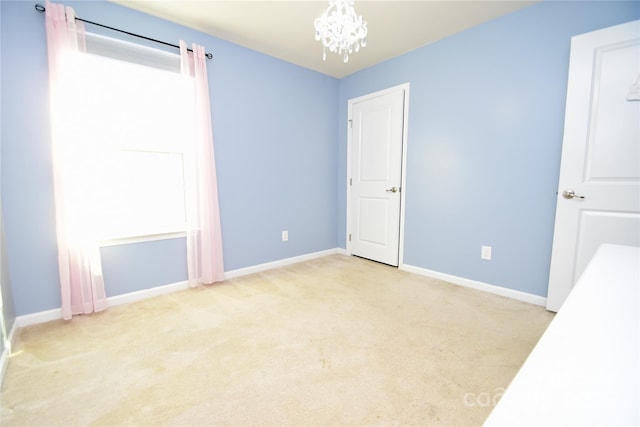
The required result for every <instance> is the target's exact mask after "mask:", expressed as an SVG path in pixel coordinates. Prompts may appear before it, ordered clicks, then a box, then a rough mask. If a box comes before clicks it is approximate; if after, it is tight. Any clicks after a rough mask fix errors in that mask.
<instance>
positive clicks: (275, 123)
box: [0, 1, 338, 315]
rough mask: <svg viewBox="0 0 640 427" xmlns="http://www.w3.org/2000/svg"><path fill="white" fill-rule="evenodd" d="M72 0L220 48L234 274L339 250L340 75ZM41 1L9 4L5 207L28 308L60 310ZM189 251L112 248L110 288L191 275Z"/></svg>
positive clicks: (216, 102)
mask: <svg viewBox="0 0 640 427" xmlns="http://www.w3.org/2000/svg"><path fill="white" fill-rule="evenodd" d="M64 3H65V4H68V5H71V6H72V7H73V8H74V9H75V11H76V13H77V15H78V16H80V17H83V18H85V19H89V20H94V21H97V22H100V23H103V24H106V25H110V26H114V27H118V28H122V29H129V30H131V31H133V32H137V33H140V34H144V35H147V36H149V37H153V38H157V39H160V40H167V41H177V40H179V39H184V40H186V41H187V42H188V43H192V42H196V43H199V44H202V45H204V46H205V47H206V49H207V51H210V52H213V53H214V55H215V58H214V59H213V60H212V61H209V63H208V70H209V82H210V96H211V105H212V115H213V130H214V140H215V149H216V164H217V170H218V180H219V187H220V188H219V191H220V205H221V221H222V229H223V230H222V234H223V236H222V237H223V245H224V256H225V271H230V270H235V269H238V268H242V267H247V266H252V265H256V264H260V263H265V262H269V261H274V260H278V259H282V258H288V257H292V256H296V255H302V254H307V253H312V252H316V251H321V250H325V249H331V248H335V247H336V246H337V241H336V232H335V230H336V227H337V217H336V209H337V206H336V204H337V201H336V197H335V188H336V176H337V165H336V158H337V155H338V154H337V144H336V139H337V117H336V114H335V106H336V105H337V94H338V82H337V80H336V79H334V78H331V77H327V76H324V75H321V74H319V73H316V72H312V71H309V70H307V69H304V68H301V67H298V66H295V65H292V64H289V63H286V62H283V61H280V60H277V59H274V58H272V57H269V56H266V55H263V54H260V53H257V52H254V51H251V50H248V49H245V48H242V47H239V46H237V45H234V44H231V43H228V42H225V41H223V40H219V39H216V38H214V37H212V36H209V35H206V34H204V33H201V32H198V31H194V30H191V29H188V28H185V27H182V26H179V25H175V24H172V23H169V22H167V21H163V20H160V19H158V18H155V17H152V16H149V15H145V14H142V13H139V12H136V11H133V10H130V9H126V8H123V7H121V6H118V5H115V4H113V3H110V2H102V1H97V2H64ZM33 5H34V2H17V1H2V2H1V3H0V7H1V8H2V14H1V19H2V22H1V24H2V25H1V35H2V37H1V38H2V46H1V48H2V58H1V60H2V63H1V66H2V80H1V84H2V146H1V147H2V174H1V178H2V205H3V208H4V213H5V217H4V220H5V232H6V240H7V247H8V261H9V267H10V269H9V271H10V274H11V283H12V284H13V294H14V301H15V308H16V313H17V314H18V315H23V314H28V313H34V312H39V311H43V310H48V309H53V308H58V307H59V306H60V296H59V282H58V271H57V258H56V243H55V224H54V201H53V183H52V169H51V161H50V156H51V152H50V147H49V110H48V80H47V79H48V71H47V56H46V45H45V33H44V16H43V15H42V14H40V13H37V12H36V11H35V10H34V8H33ZM88 29H89V30H95V27H93V28H90V27H88ZM109 35H111V36H115V34H114V33H110V34H109ZM153 46H154V47H158V45H153ZM285 229H286V230H288V231H289V241H288V242H286V243H283V242H281V235H280V232H281V230H285ZM184 247H185V243H184V239H169V240H165V241H156V242H150V243H145V244H132V245H126V246H121V247H106V248H103V249H102V256H103V268H104V275H105V282H106V288H107V294H108V296H113V295H118V294H122V293H127V292H133V291H136V290H140V289H145V288H149V287H153V286H160V285H164V284H168V283H173V282H177V281H181V280H185V279H186V261H185V255H184Z"/></svg>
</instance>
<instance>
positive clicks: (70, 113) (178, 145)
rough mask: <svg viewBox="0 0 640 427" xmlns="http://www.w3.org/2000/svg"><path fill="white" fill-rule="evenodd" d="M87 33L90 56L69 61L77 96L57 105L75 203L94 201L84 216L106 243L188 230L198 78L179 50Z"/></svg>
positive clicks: (75, 56)
mask: <svg viewBox="0 0 640 427" xmlns="http://www.w3.org/2000/svg"><path fill="white" fill-rule="evenodd" d="M87 36H88V37H87V49H88V52H89V53H81V54H71V57H69V58H68V60H69V63H70V64H72V66H71V67H69V70H70V71H69V72H68V73H65V78H67V79H68V80H67V84H68V86H66V87H69V88H73V89H72V90H73V96H71V97H65V98H66V99H68V101H67V102H66V103H65V105H55V106H54V108H53V111H55V112H56V113H55V114H54V117H55V118H54V120H55V126H57V129H58V130H59V131H61V132H63V133H64V135H65V137H66V138H67V139H66V140H67V141H71V144H70V146H71V147H72V148H71V149H70V150H69V151H67V155H71V156H74V157H75V158H74V161H73V162H70V163H71V164H73V165H74V166H73V167H72V168H71V169H73V170H70V171H67V173H68V174H70V175H71V176H72V177H73V179H72V181H73V182H74V183H75V184H74V187H76V188H74V191H73V193H74V195H73V197H72V199H71V201H75V202H76V206H78V210H79V211H81V210H83V209H85V207H87V206H89V209H87V210H84V215H83V217H82V218H80V217H78V216H77V215H76V217H77V220H82V221H89V222H90V224H91V227H90V228H91V229H93V230H95V232H96V238H97V239H98V240H101V241H105V240H114V239H120V238H127V237H139V236H151V235H159V234H165V233H174V232H183V231H184V230H185V222H186V218H185V191H184V187H185V173H184V165H185V161H186V160H187V156H189V155H191V154H190V153H191V145H192V144H191V142H192V141H193V140H194V135H193V133H192V132H193V128H194V126H190V125H189V123H192V122H193V120H194V112H193V108H194V101H193V99H192V97H193V90H194V89H193V79H191V78H189V77H185V76H183V75H181V74H180V73H179V72H176V68H177V67H179V56H177V55H171V54H167V53H165V52H161V51H156V50H154V49H148V48H144V47H140V46H135V47H132V45H129V44H127V43H123V42H119V41H115V40H112V39H106V38H102V37H96V36H91V37H89V35H87ZM110 49H111V50H110ZM132 50H136V51H137V52H134V54H133V55H131V51H132ZM114 52H115V54H114ZM95 53H99V55H98V54H95ZM118 55H125V56H127V55H128V58H135V60H136V62H138V63H134V62H130V61H129V60H128V58H122V57H118ZM114 57H116V58H117V59H116V58H114ZM149 58H151V59H152V60H153V61H151V62H149V61H148V59H149ZM158 58H160V59H161V61H160V65H159V66H158V61H157V59H158ZM125 59H126V60H125ZM154 61H155V62H154ZM140 62H142V64H141V63H140ZM152 62H153V65H152V66H151V65H150V64H151V63H152ZM143 64H144V65H143ZM167 64H168V65H167ZM176 65H177V67H176ZM172 68H173V70H172V71H168V70H167V69H172ZM71 70H72V71H71ZM63 87H64V86H63ZM79 206H83V208H79ZM72 209H73V208H72Z"/></svg>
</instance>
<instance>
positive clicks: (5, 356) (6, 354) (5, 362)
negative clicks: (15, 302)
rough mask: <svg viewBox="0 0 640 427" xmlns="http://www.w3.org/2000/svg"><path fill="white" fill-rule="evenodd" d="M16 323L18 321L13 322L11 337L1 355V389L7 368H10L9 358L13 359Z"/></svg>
mask: <svg viewBox="0 0 640 427" xmlns="http://www.w3.org/2000/svg"><path fill="white" fill-rule="evenodd" d="M16 323H17V322H16V321H14V322H13V325H12V326H11V331H9V336H8V337H7V341H6V342H5V347H4V350H2V354H1V355H0V387H1V386H2V383H3V382H4V374H5V372H6V371H7V366H9V358H10V357H11V353H12V349H13V347H14V344H15V339H16Z"/></svg>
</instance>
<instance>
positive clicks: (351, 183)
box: [349, 178, 353, 186]
mask: <svg viewBox="0 0 640 427" xmlns="http://www.w3.org/2000/svg"><path fill="white" fill-rule="evenodd" d="M352 185H353V178H349V186H352Z"/></svg>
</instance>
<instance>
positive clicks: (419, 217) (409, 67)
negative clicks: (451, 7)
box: [337, 1, 640, 296]
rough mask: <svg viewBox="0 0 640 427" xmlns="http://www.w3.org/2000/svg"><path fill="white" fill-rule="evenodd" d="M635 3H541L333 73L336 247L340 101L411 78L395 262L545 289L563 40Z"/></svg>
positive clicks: (634, 15) (342, 147)
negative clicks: (400, 249) (484, 252)
mask: <svg viewBox="0 0 640 427" xmlns="http://www.w3.org/2000/svg"><path fill="white" fill-rule="evenodd" d="M639 5H640V3H638V2H628V1H627V2H609V1H607V2H592V1H586V2H558V1H549V2H544V3H541V4H537V5H534V6H531V7H528V8H525V9H522V10H520V11H517V12H515V13H512V14H509V15H507V16H504V17H502V18H499V19H496V20H493V21H491V22H488V23H486V24H483V25H480V26H477V27H474V28H472V29H470V30H467V31H464V32H462V33H459V34H457V35H454V36H452V37H448V38H447V39H444V40H442V41H439V42H436V43H433V44H431V45H428V46H425V47H423V48H421V49H417V50H415V51H412V52H410V53H408V54H406V55H403V56H401V57H398V58H395V59H393V60H389V61H386V62H384V63H382V64H380V65H377V66H374V67H371V68H368V69H366V70H364V71H361V72H359V73H356V74H353V75H351V76H349V77H347V78H344V79H342V80H341V81H340V84H339V87H340V89H339V90H340V101H339V102H340V105H339V107H340V115H339V128H340V129H341V130H342V131H341V132H340V139H339V153H340V157H339V162H338V163H339V164H338V170H339V174H340V175H339V179H338V212H339V220H340V221H339V224H338V229H337V232H338V241H339V242H340V244H341V245H342V247H344V245H345V237H344V236H345V234H346V225H345V215H344V212H345V205H346V190H345V189H346V186H345V182H346V156H347V142H346V140H347V136H346V114H347V112H346V108H347V102H348V99H350V98H353V97H357V96H361V95H363V94H366V93H371V92H374V91H377V90H380V89H384V88H387V87H390V86H394V85H397V84H401V83H405V82H409V83H410V85H411V89H410V106H409V129H408V147H407V170H406V176H407V182H406V188H405V190H406V192H405V195H406V212H405V219H406V223H405V227H406V228H405V247H404V263H405V264H408V265H413V266H417V267H421V268H424V269H429V270H434V271H438V272H442V273H447V274H451V275H455V276H459V277H463V278H467V279H472V280H477V281H481V282H485V283H489V284H493V285H498V286H502V287H506V288H510V289H515V290H519V291H523V292H527V293H531V294H535V295H540V296H545V295H546V293H547V281H548V276H549V264H550V257H551V244H552V238H553V223H554V216H555V206H556V194H555V192H556V186H557V183H558V175H559V165H560V152H561V144H562V134H563V121H564V107H565V99H566V88H567V84H566V83H567V72H568V63H569V48H570V42H571V40H570V38H571V36H573V35H576V34H581V33H585V32H589V31H593V30H596V29H600V28H604V27H607V26H611V25H615V24H619V23H623V22H628V21H631V20H634V19H638V17H639V16H640V10H639V9H640V7H639ZM481 245H490V246H492V247H493V259H492V260H491V261H483V260H481V259H480V247H481Z"/></svg>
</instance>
